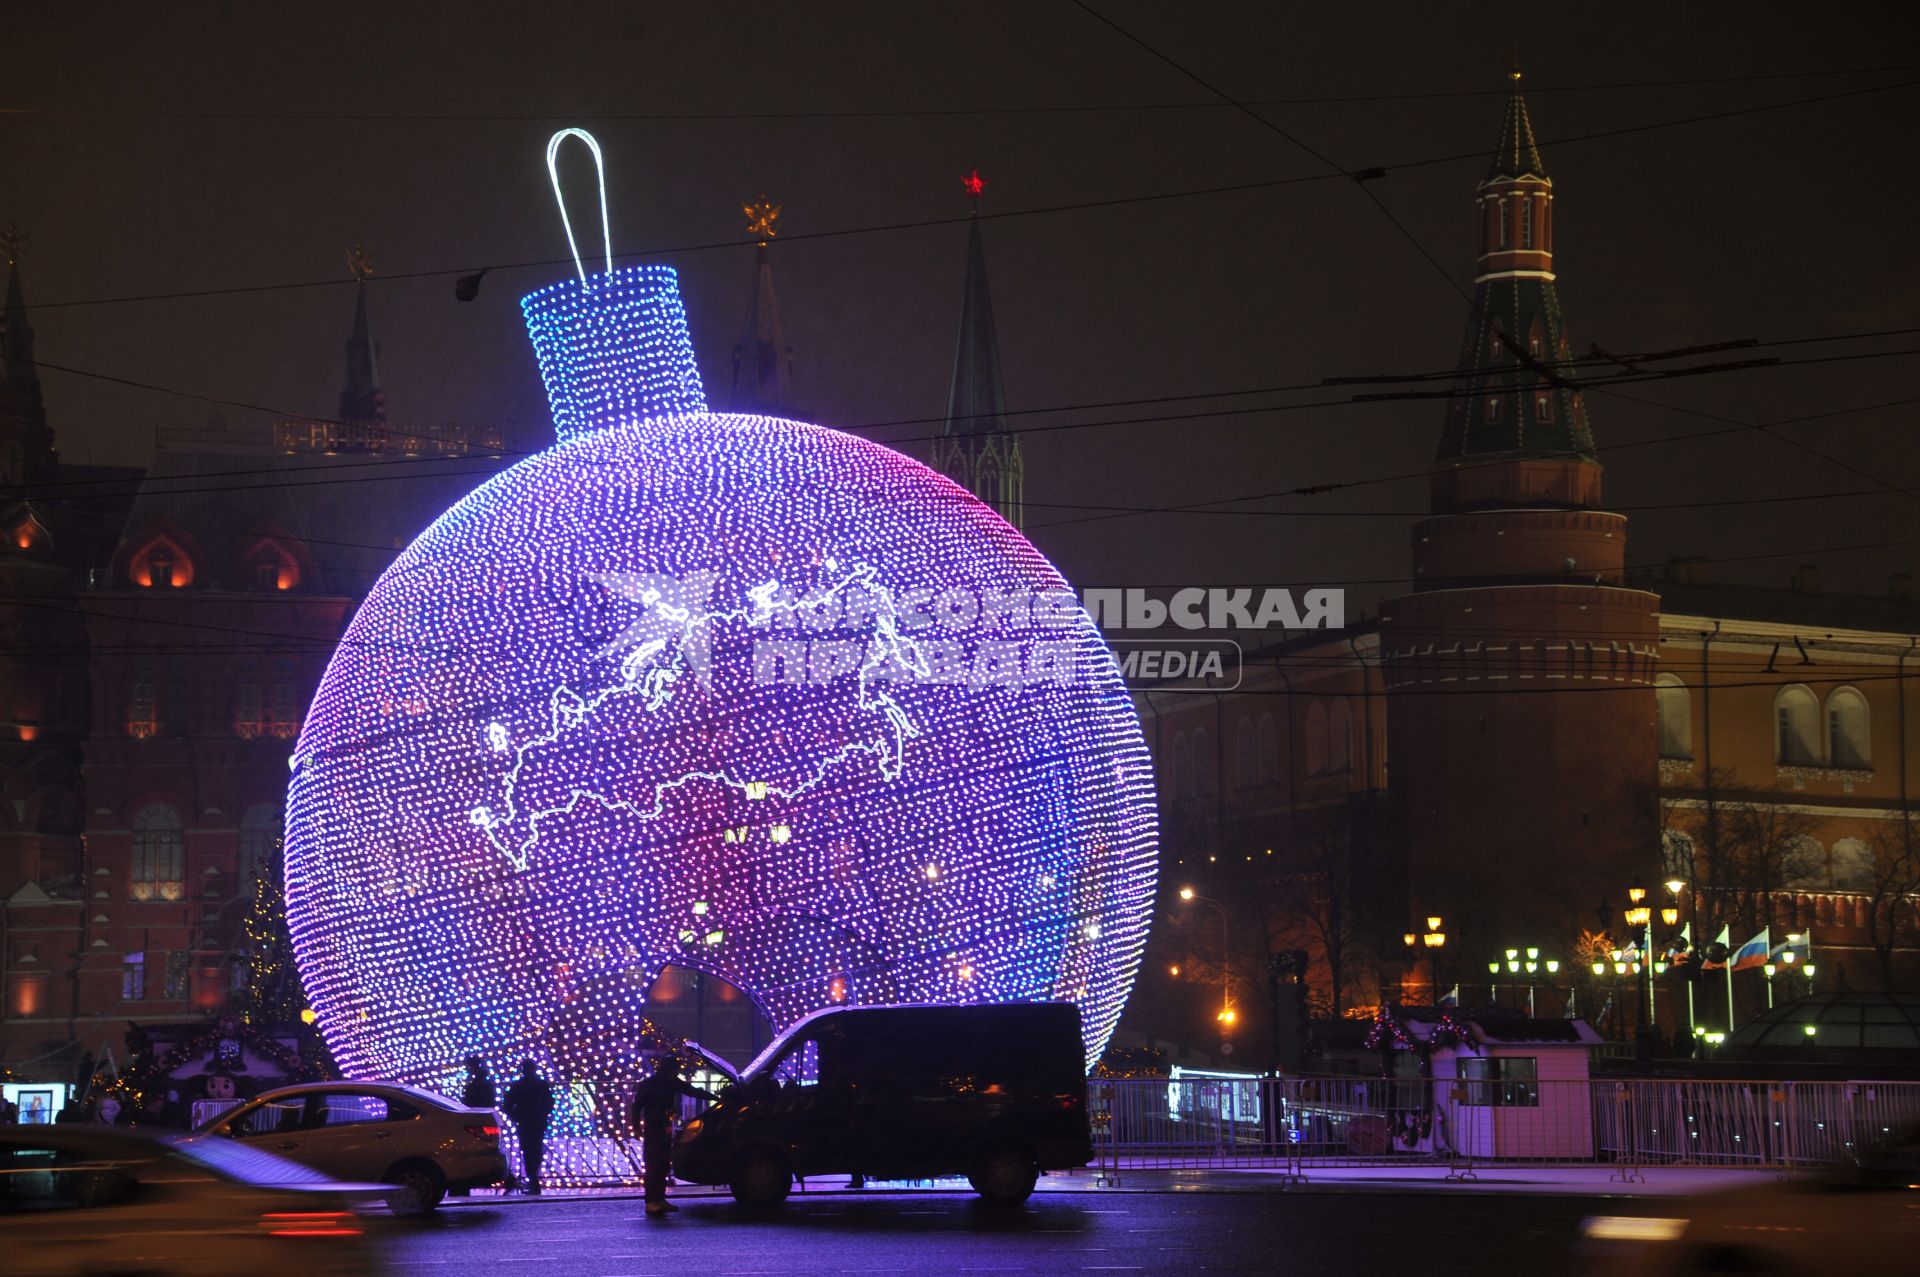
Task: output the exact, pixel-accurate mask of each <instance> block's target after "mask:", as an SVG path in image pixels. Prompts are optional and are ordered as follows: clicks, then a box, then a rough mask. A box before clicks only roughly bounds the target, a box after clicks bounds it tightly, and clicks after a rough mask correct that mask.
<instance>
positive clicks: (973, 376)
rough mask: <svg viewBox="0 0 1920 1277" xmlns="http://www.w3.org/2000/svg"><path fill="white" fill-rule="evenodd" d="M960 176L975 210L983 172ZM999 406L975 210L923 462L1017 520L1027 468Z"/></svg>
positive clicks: (1002, 397) (996, 350)
mask: <svg viewBox="0 0 1920 1277" xmlns="http://www.w3.org/2000/svg"><path fill="white" fill-rule="evenodd" d="M961 184H962V185H963V186H964V187H966V191H967V197H968V199H970V200H971V201H972V202H973V211H974V213H975V214H978V213H979V211H980V196H981V193H982V192H983V191H985V190H986V186H987V182H986V179H985V178H983V177H981V176H980V173H979V171H978V170H977V169H976V170H975V171H974V172H972V173H971V174H969V175H968V176H966V177H965V178H962V179H961ZM1006 412H1007V400H1006V394H1005V392H1004V391H1003V390H1002V389H1001V387H1000V339H999V338H998V336H996V335H995V333H994V328H993V294H992V292H991V291H990V290H989V289H988V287H987V254H986V250H985V248H983V247H982V246H981V243H980V221H979V218H978V217H977V216H976V217H975V218H974V219H973V221H971V222H970V223H968V226H967V283H966V291H965V293H964V294H963V296H962V297H961V301H960V333H959V336H958V337H957V338H956V339H955V340H954V346H953V381H952V383H951V384H950V385H949V387H948V390H947V415H946V419H945V420H944V421H943V422H942V423H941V426H940V438H939V439H938V440H937V441H936V442H935V443H934V446H933V457H932V459H931V460H930V462H929V464H930V465H932V467H933V468H934V469H935V470H938V471H939V472H940V473H941V474H944V475H946V476H947V478H949V479H952V480H953V481H954V482H955V483H957V484H959V485H960V486H961V487H963V488H966V489H967V490H968V491H969V492H972V493H973V494H974V495H975V496H977V497H979V498H980V499H981V500H982V501H984V502H986V503H987V504H988V505H990V506H992V507H993V508H994V510H995V511H996V512H998V513H999V515H1000V517H1001V518H1003V519H1005V520H1006V521H1007V522H1008V523H1011V524H1012V525H1013V526H1014V527H1016V528H1017V527H1019V526H1020V525H1021V522H1022V520H1023V518H1024V517H1025V508H1026V491H1027V470H1026V461H1025V459H1024V458H1023V457H1022V456H1021V455H1020V436H1019V435H1017V434H1014V433H1012V432H1011V431H1009V430H1008V429H1007V421H1006Z"/></svg>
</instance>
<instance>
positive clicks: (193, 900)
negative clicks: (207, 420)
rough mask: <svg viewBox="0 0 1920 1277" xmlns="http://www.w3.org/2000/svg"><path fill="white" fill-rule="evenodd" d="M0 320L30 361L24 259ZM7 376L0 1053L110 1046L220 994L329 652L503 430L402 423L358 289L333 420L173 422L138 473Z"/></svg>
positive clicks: (492, 452) (275, 832)
mask: <svg viewBox="0 0 1920 1277" xmlns="http://www.w3.org/2000/svg"><path fill="white" fill-rule="evenodd" d="M8 331H9V341H10V342H11V343H12V344H11V345H10V346H9V347H8V348H9V350H19V349H20V346H21V343H22V342H26V343H29V344H28V345H26V347H25V350H26V352H27V353H26V354H25V355H24V358H27V359H30V358H31V354H30V351H31V347H30V340H31V335H30V328H28V327H27V325H26V309H25V306H24V303H23V301H22V300H21V296H20V282H19V272H18V270H17V269H15V270H14V271H13V272H12V274H11V276H10V281H9V308H8ZM23 334H24V336H23ZM20 367H21V368H26V369H28V370H29V371H30V365H25V364H21V365H20ZM8 376H9V381H8V384H7V392H8V396H9V397H8V398H7V400H6V402H5V404H4V409H5V415H4V416H0V452H6V455H8V456H10V457H11V456H14V455H16V454H15V453H13V452H9V451H7V446H8V445H9V444H12V445H14V446H15V447H17V448H18V453H17V455H18V456H19V457H20V458H22V461H21V466H20V470H19V473H18V475H17V477H16V479H15V480H14V482H15V483H16V484H17V485H18V489H17V490H19V491H23V492H25V493H28V494H29V496H28V497H27V498H26V499H24V500H17V501H15V502H14V503H12V504H11V505H10V506H9V507H8V509H9V510H10V513H7V514H5V515H4V516H0V524H4V527H5V529H6V537H7V540H6V542H5V543H4V545H0V578H4V579H5V581H6V583H7V584H6V587H5V589H4V597H5V599H7V600H9V601H8V602H7V603H5V604H4V605H0V626H4V627H5V628H4V638H5V646H4V661H5V664H4V666H0V707H4V708H0V715H4V716H6V718H7V719H8V721H7V722H6V723H5V725H4V726H3V727H0V766H4V767H5V775H4V779H3V780H0V783H4V784H5V786H6V787H7V792H8V795H9V797H10V798H11V799H12V801H11V803H10V804H9V805H8V807H7V809H6V810H5V811H3V812H0V817H4V819H0V900H3V901H4V902H5V908H4V919H5V935H4V938H3V939H0V952H3V953H4V961H5V974H6V982H5V987H6V993H5V999H6V1000H5V1020H4V1040H3V1044H0V1062H7V1063H15V1062H21V1061H28V1060H38V1061H43V1062H44V1061H46V1060H49V1059H62V1060H64V1059H66V1058H67V1057H70V1056H71V1057H77V1056H78V1055H79V1054H80V1053H81V1052H82V1051H83V1050H85V1051H91V1052H94V1053H95V1054H96V1055H101V1056H102V1058H104V1051H105V1050H106V1049H107V1048H108V1047H109V1046H112V1045H114V1044H116V1043H117V1042H118V1039H119V1038H120V1036H121V1034H122V1032H123V1031H124V1030H125V1027H126V1025H127V1023H129V1022H131V1023H135V1024H165V1023H169V1022H174V1021H180V1020H184V1019H189V1018H191V1017H192V1016H193V1015H194V1014H195V1013H203V1012H209V1011H212V1010H214V1009H215V1008H218V1007H220V1006H221V1005H222V1004H223V1003H224V1002H225V1001H226V1000H227V998H228V996H229V994H230V993H231V992H232V984H233V979H234V973H235V972H236V971H237V970H238V967H237V966H236V964H235V963H234V961H233V958H234V944H235V940H236V933H237V929H238V926H239V923H240V921H241V917H242V915H243V913H244V911H245V909H246V907H247V904H248V903H249V901H250V900H251V898H252V893H253V883H254V879H255V877H256V876H257V875H259V874H261V873H262V872H265V871H267V870H268V869H269V868H270V867H271V866H272V865H273V864H274V861H275V857H276V856H277V855H278V852H279V847H280V839H281V827H282V820H281V804H282V799H283V795H284V794H285V792H286V781H287V760H288V758H289V756H290V754H291V752H292V747H293V742H294V739H295V738H296V737H297V735H298V734H299V730H300V725H301V718H302V716H303V714H304V713H305V711H306V706H307V704H308V703H309V701H310V700H311V699H312V696H313V691H314V688H315V687H316V686H317V685H318V683H319V681H320V677H321V674H322V673H323V672H324V670H325V667H326V663H327V660H328V659H329V657H330V656H331V655H332V652H333V647H334V644H335V642H336V641H337V640H338V638H339V636H340V634H341V633H342V632H343V631H344V630H345V628H346V624H347V621H348V619H349V618H350V617H351V615H352V612H353V609H354V607H355V606H356V605H357V603H358V601H359V599H360V598H361V597H362V596H363V595H364V594H365V592H366V590H367V589H368V587H369V586H371V585H372V583H373V581H374V580H375V579H376V578H377V576H378V575H379V573H380V571H381V570H383V569H384V568H385V567H386V565H387V564H388V562H390V561H391V559H392V557H393V556H394V554H395V553H397V552H398V550H399V549H400V548H401V547H403V546H405V545H406V544H407V543H408V542H409V541H411V540H412V538H413V537H414V536H415V535H416V534H417V533H418V532H419V531H420V530H421V529H422V528H424V527H425V526H426V524H427V523H428V522H429V521H431V520H432V519H433V518H434V517H436V516H437V515H438V514H439V513H440V512H441V511H442V510H444V509H446V508H447V507H448V506H450V505H452V504H453V503H454V502H455V501H456V500H458V499H459V498H460V497H461V496H463V495H465V494H466V493H467V492H468V491H471V490H472V488H473V487H474V486H476V485H477V484H478V483H480V482H481V481H483V480H484V479H485V478H486V477H487V476H488V475H490V474H491V473H493V472H494V471H495V470H496V469H497V468H498V466H499V464H500V454H501V451H502V446H503V445H502V440H501V438H500V435H499V432H498V431H497V429H496V430H468V429H463V428H461V427H456V426H440V427H433V428H408V427H400V426H395V425H392V424H390V423H389V422H388V421H387V420H386V415H385V413H386V410H385V402H384V396H383V395H382V393H381V391H380V386H379V376H378V366H377V347H376V345H375V343H374V342H373V339H372V336H371V332H370V327H369V323H368V316H367V306H366V295H365V289H364V286H362V288H361V290H360V295H359V297H358V298H357V301H356V309H355V314H354V326H353V332H352V336H351V337H350V338H349V340H348V342H347V377H346V385H345V388H344V390H343V391H342V394H341V397H340V409H339V416H338V418H337V419H334V420H330V421H304V420H303V421H284V422H280V423H277V424H276V425H274V426H272V427H270V428H267V429H263V430H261V431H259V432H257V433H247V432H242V431H234V430H228V429H224V428H215V429H209V430H206V431H201V432H176V433H174V434H172V435H170V436H165V437H163V438H162V439H161V440H160V444H159V447H158V448H157V450H156V454H155V458H154V462H153V464H152V466H151V467H149V468H148V469H147V470H145V471H144V472H141V471H122V472H110V473H102V472H98V471H90V470H86V469H84V468H78V467H67V466H62V465H60V464H59V463H58V461H57V459H56V458H55V457H54V456H53V455H52V451H51V433H50V432H41V433H38V434H36V433H35V427H36V426H37V425H40V424H43V423H44V412H42V411H40V409H39V400H38V387H37V384H35V383H34V382H33V381H32V380H31V379H30V377H29V376H26V375H23V374H22V372H21V371H20V370H19V368H16V366H15V365H13V364H10V365H9V366H8ZM29 399H30V402H29ZM375 466H378V467H380V468H379V469H374V468H373V467H375ZM89 532H91V535H86V534H87V533H89ZM69 541H71V548H69Z"/></svg>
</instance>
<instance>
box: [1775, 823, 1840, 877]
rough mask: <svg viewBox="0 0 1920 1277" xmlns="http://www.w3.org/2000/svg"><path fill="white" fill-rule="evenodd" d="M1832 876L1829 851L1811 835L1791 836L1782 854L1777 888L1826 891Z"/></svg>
mask: <svg viewBox="0 0 1920 1277" xmlns="http://www.w3.org/2000/svg"><path fill="white" fill-rule="evenodd" d="M1831 874H1832V869H1831V867H1830V866H1829V865H1828V864H1827V849H1826V848H1825V847H1824V846H1822V845H1821V843H1820V840H1819V839H1818V838H1815V837H1813V836H1812V835H1811V834H1794V835H1792V836H1790V837H1789V838H1788V839H1787V840H1786V843H1785V846H1784V848H1783V849H1782V851H1781V853H1780V874H1779V882H1778V883H1776V884H1775V885H1776V886H1781V887H1790V888H1795V889H1797V890H1800V891H1824V890H1826V887H1827V880H1828V878H1829V877H1830V876H1831Z"/></svg>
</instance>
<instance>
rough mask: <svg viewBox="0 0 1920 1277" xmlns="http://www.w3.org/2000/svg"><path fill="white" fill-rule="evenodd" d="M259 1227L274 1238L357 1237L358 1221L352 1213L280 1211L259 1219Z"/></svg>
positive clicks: (339, 1211)
mask: <svg viewBox="0 0 1920 1277" xmlns="http://www.w3.org/2000/svg"><path fill="white" fill-rule="evenodd" d="M260 1226H261V1227H262V1228H264V1229H266V1230H267V1232H268V1233H269V1234H270V1235H272V1236H274V1237H358V1236H359V1235H360V1221H359V1220H357V1219H355V1218H354V1215H353V1212H352V1211H344V1210H319V1211H281V1212H278V1213H273V1214H266V1215H262V1216H261V1217H260Z"/></svg>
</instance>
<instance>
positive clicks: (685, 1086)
mask: <svg viewBox="0 0 1920 1277" xmlns="http://www.w3.org/2000/svg"><path fill="white" fill-rule="evenodd" d="M683 1095H686V1096H691V1097H693V1098H694V1099H705V1100H711V1099H712V1098H713V1096H712V1095H711V1094H710V1093H708V1092H706V1091H703V1090H701V1089H700V1088H699V1087H697V1086H694V1085H693V1084H692V1083H690V1082H687V1081H684V1080H683V1079H682V1078H681V1076H680V1061H678V1060H676V1059H674V1058H673V1057H672V1056H670V1055H669V1056H667V1057H666V1058H664V1059H662V1060H661V1061H660V1062H659V1063H658V1064H656V1065H654V1068H653V1074H652V1076H650V1077H649V1078H647V1080H646V1081H644V1082H642V1083H641V1084H640V1088H639V1089H638V1090H637V1091H635V1092H634V1096H633V1118H634V1125H635V1126H638V1127H641V1128H642V1130H643V1132H644V1133H643V1135H642V1137H641V1141H640V1159H641V1162H642V1165H643V1166H644V1168H645V1174H646V1180H647V1214H649V1215H664V1214H666V1213H667V1212H668V1211H673V1210H679V1209H680V1208H679V1207H678V1206H675V1205H674V1204H673V1203H671V1202H669V1201H668V1200H667V1180H668V1179H670V1178H672V1176H673V1118H674V1110H675V1109H676V1108H677V1107H678V1101H679V1099H680V1097H681V1096H683Z"/></svg>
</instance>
